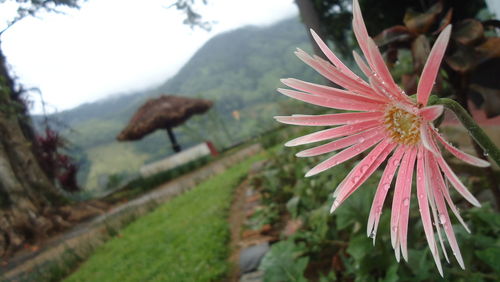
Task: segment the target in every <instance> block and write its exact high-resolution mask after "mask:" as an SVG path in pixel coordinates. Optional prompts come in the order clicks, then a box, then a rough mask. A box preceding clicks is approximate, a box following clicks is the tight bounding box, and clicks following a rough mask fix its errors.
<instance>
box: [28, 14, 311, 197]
mask: <svg viewBox="0 0 500 282" xmlns="http://www.w3.org/2000/svg"><path fill="white" fill-rule="evenodd" d="M297 47H300V48H302V49H305V50H310V49H311V47H310V42H309V40H308V37H307V34H306V30H305V28H304V26H303V25H302V24H301V23H300V22H299V20H298V19H297V18H293V19H288V20H285V21H282V22H279V23H277V24H274V25H271V26H267V27H253V26H249V27H244V28H240V29H237V30H233V31H230V32H226V33H223V34H220V35H217V36H215V37H214V38H212V39H211V40H209V41H208V42H207V43H206V44H205V45H204V46H203V47H202V48H200V49H199V50H198V52H197V53H196V54H195V55H194V56H193V57H192V58H191V59H190V60H189V61H188V62H187V63H186V65H185V66H184V67H182V68H181V70H180V71H179V72H178V73H177V74H176V75H175V76H174V77H172V78H170V79H168V80H166V81H165V83H163V84H162V85H160V86H159V87H158V88H155V89H151V90H148V91H142V92H138V93H132V94H126V95H115V96H114V97H113V98H108V99H105V100H101V101H98V102H95V103H88V104H84V105H81V106H79V107H77V108H74V109H72V110H67V111H64V112H61V113H58V114H55V115H52V116H50V117H49V119H50V120H52V121H54V122H53V123H52V124H54V125H59V129H60V130H62V132H63V134H64V135H65V136H66V137H67V138H68V139H69V140H70V141H71V143H72V144H73V145H74V153H76V154H77V156H78V158H79V159H81V160H82V171H83V173H82V174H81V175H80V176H79V177H80V179H81V180H82V181H83V182H85V183H86V185H87V186H88V187H90V188H92V187H95V186H98V182H99V181H104V182H105V180H106V177H107V176H109V175H111V174H123V173H135V172H136V171H137V170H138V168H139V167H140V166H141V165H142V164H143V163H145V162H151V161H154V160H158V159H160V158H163V157H165V156H166V155H168V154H170V153H171V148H170V144H169V141H168V140H167V138H166V135H165V133H164V132H156V133H155V134H152V135H150V136H148V137H146V138H144V139H143V140H141V141H138V142H125V143H119V142H117V141H116V140H115V136H116V135H117V134H118V132H119V131H120V130H121V129H122V128H123V127H124V126H125V125H126V124H127V122H128V121H129V119H130V117H131V116H132V115H133V113H134V112H135V111H136V109H137V108H138V107H139V106H140V105H141V104H142V103H144V102H145V100H146V99H148V98H151V97H155V96H158V95H160V94H173V95H180V96H188V97H200V98H205V99H209V100H213V101H214V102H215V106H214V109H212V110H211V111H210V112H209V113H208V114H206V115H204V116H197V117H195V118H192V119H191V120H190V121H188V122H187V123H186V124H185V125H182V126H180V127H178V128H176V129H174V132H175V133H176V136H177V137H178V139H179V141H180V144H181V145H182V146H183V147H189V146H190V145H193V144H196V143H199V142H201V141H203V140H211V141H212V142H214V143H215V145H216V146H217V147H218V148H219V149H222V148H225V147H228V146H231V145H232V144H235V143H238V142H241V141H243V140H246V139H248V138H249V137H252V136H255V135H257V134H258V133H259V132H263V131H264V130H267V129H270V128H272V127H273V126H276V123H275V122H274V120H273V119H272V117H273V116H274V115H276V114H278V113H280V112H283V111H286V107H287V106H286V105H287V102H284V101H285V100H286V101H288V100H287V99H284V98H283V97H281V95H279V94H277V92H276V91H275V89H276V88H277V87H279V86H280V82H279V79H280V78H283V77H300V78H302V79H306V80H315V79H318V76H317V75H315V74H314V71H313V70H311V69H310V68H309V67H307V66H306V65H305V64H303V63H302V62H300V61H299V60H298V59H297V58H296V57H295V55H294V54H293V52H294V50H295V49H296V48H297ZM35 119H36V120H37V121H40V117H36V118H35Z"/></svg>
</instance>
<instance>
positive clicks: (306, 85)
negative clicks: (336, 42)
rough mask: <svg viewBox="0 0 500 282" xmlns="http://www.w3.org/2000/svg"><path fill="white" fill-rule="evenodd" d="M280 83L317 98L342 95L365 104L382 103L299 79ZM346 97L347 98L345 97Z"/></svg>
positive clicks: (289, 79) (285, 80)
mask: <svg viewBox="0 0 500 282" xmlns="http://www.w3.org/2000/svg"><path fill="white" fill-rule="evenodd" d="M337 77H338V76H337ZM281 82H282V83H283V84H285V85H287V86H289V87H291V88H295V89H297V90H300V91H303V92H308V93H311V94H313V95H317V96H325V97H331V96H335V97H336V96H338V95H342V97H348V98H351V99H352V98H359V99H360V100H362V101H367V102H375V103H382V101H379V100H377V99H378V97H375V98H373V97H367V96H366V95H365V96H363V95H358V92H356V93H354V92H351V91H345V90H342V89H338V88H333V87H329V86H325V85H321V84H315V83H310V82H306V81H302V80H299V79H295V78H288V79H282V80H281ZM366 91H368V92H373V91H371V89H369V90H366ZM346 95H347V96H346Z"/></svg>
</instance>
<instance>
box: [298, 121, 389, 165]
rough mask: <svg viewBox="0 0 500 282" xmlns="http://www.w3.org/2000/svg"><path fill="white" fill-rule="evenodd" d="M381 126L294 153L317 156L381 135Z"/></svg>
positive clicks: (301, 155) (303, 155) (300, 155)
mask: <svg viewBox="0 0 500 282" xmlns="http://www.w3.org/2000/svg"><path fill="white" fill-rule="evenodd" d="M383 128H384V127H382V126H380V127H375V128H372V129H368V130H366V131H363V132H361V133H358V134H354V135H350V136H348V137H345V138H342V139H338V140H335V141H333V142H329V143H326V144H323V145H320V146H318V147H314V148H311V149H307V150H304V151H301V152H298V153H297V154H296V156H297V157H312V156H318V155H321V154H325V153H330V152H332V151H336V150H339V149H342V148H345V147H349V146H351V145H353V144H357V143H361V142H364V141H365V140H366V139H367V138H370V137H373V136H375V135H377V136H378V135H380V136H381V137H382V135H383V134H384V133H383Z"/></svg>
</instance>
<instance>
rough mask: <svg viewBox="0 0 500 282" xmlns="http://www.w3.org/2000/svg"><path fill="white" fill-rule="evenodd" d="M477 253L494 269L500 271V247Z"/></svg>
mask: <svg viewBox="0 0 500 282" xmlns="http://www.w3.org/2000/svg"><path fill="white" fill-rule="evenodd" d="M476 255H477V256H478V257H479V259H480V260H482V261H483V262H485V263H486V264H488V265H489V266H490V267H491V268H492V269H493V270H495V271H496V272H497V273H500V264H499V262H500V247H491V248H487V249H485V250H482V251H476Z"/></svg>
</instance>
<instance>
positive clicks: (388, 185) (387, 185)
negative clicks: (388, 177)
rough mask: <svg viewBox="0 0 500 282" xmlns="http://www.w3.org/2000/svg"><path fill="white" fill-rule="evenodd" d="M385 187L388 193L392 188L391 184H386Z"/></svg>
mask: <svg viewBox="0 0 500 282" xmlns="http://www.w3.org/2000/svg"><path fill="white" fill-rule="evenodd" d="M383 187H384V189H385V190H386V191H387V190H389V188H391V184H389V183H385V184H384V186H383Z"/></svg>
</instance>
